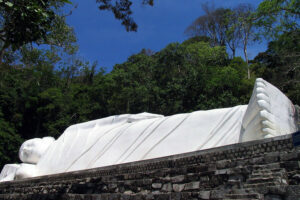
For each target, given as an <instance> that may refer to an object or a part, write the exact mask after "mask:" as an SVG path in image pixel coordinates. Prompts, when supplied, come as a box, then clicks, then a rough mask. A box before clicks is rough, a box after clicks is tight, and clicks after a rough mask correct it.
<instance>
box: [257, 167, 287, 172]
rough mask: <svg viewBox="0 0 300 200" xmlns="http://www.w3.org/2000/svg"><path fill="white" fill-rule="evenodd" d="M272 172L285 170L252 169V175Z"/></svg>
mask: <svg viewBox="0 0 300 200" xmlns="http://www.w3.org/2000/svg"><path fill="white" fill-rule="evenodd" d="M274 172H283V173H284V172H286V171H285V169H282V168H270V169H268V168H256V169H253V172H252V173H274Z"/></svg>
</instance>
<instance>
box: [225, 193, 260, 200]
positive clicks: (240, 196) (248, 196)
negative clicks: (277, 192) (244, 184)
mask: <svg viewBox="0 0 300 200" xmlns="http://www.w3.org/2000/svg"><path fill="white" fill-rule="evenodd" d="M225 198H228V199H261V198H263V195H261V194H258V193H248V194H226V195H225Z"/></svg>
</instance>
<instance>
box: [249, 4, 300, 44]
mask: <svg viewBox="0 0 300 200" xmlns="http://www.w3.org/2000/svg"><path fill="white" fill-rule="evenodd" d="M253 19H254V20H255V24H256V25H257V26H259V27H262V28H263V33H264V35H265V36H267V37H271V38H273V39H275V38H276V37H278V36H279V35H280V34H282V33H284V32H290V31H295V30H297V29H299V19H300V1H299V0H264V1H263V2H261V3H260V4H259V6H258V8H257V10H256V12H255V13H254V15H253Z"/></svg>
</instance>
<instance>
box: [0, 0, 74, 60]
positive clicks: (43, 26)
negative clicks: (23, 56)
mask: <svg viewBox="0 0 300 200" xmlns="http://www.w3.org/2000/svg"><path fill="white" fill-rule="evenodd" d="M65 3H69V1H66V0H59V1H45V0H30V1H27V0H18V1H12V0H0V18H1V21H0V41H1V47H0V60H1V62H2V58H3V55H4V51H5V50H6V49H8V48H11V49H12V50H13V51H15V50H17V49H19V48H20V47H21V46H23V45H25V44H28V43H32V42H38V41H47V40H49V35H51V34H52V35H53V34H55V33H52V32H55V31H56V30H59V31H60V29H59V28H58V27H59V19H60V18H62V17H61V16H60V15H58V14H57V10H58V9H59V8H60V7H62V6H63V5H64V4H65ZM60 24H61V23H60ZM54 27H55V28H54ZM52 38H53V37H52Z"/></svg>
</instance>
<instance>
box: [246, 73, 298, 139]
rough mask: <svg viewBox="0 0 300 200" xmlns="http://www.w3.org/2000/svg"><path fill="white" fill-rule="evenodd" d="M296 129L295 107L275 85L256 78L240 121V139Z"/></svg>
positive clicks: (271, 135) (282, 133)
mask: <svg viewBox="0 0 300 200" xmlns="http://www.w3.org/2000/svg"><path fill="white" fill-rule="evenodd" d="M296 131H297V126H296V123H295V108H294V105H293V104H292V102H291V101H290V100H289V99H288V98H287V97H286V96H285V95H284V94H283V93H282V92H281V91H280V90H279V89H277V88H276V87H275V86H273V85H272V84H270V83H268V82H267V81H265V80H263V79H261V78H258V79H256V82H255V85H254V89H253V93H252V96H251V98H250V101H249V104H248V107H247V110H246V113H245V115H244V118H243V121H242V133H241V141H250V140H257V139H262V138H267V137H274V136H279V135H285V134H290V133H293V132H296Z"/></svg>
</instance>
